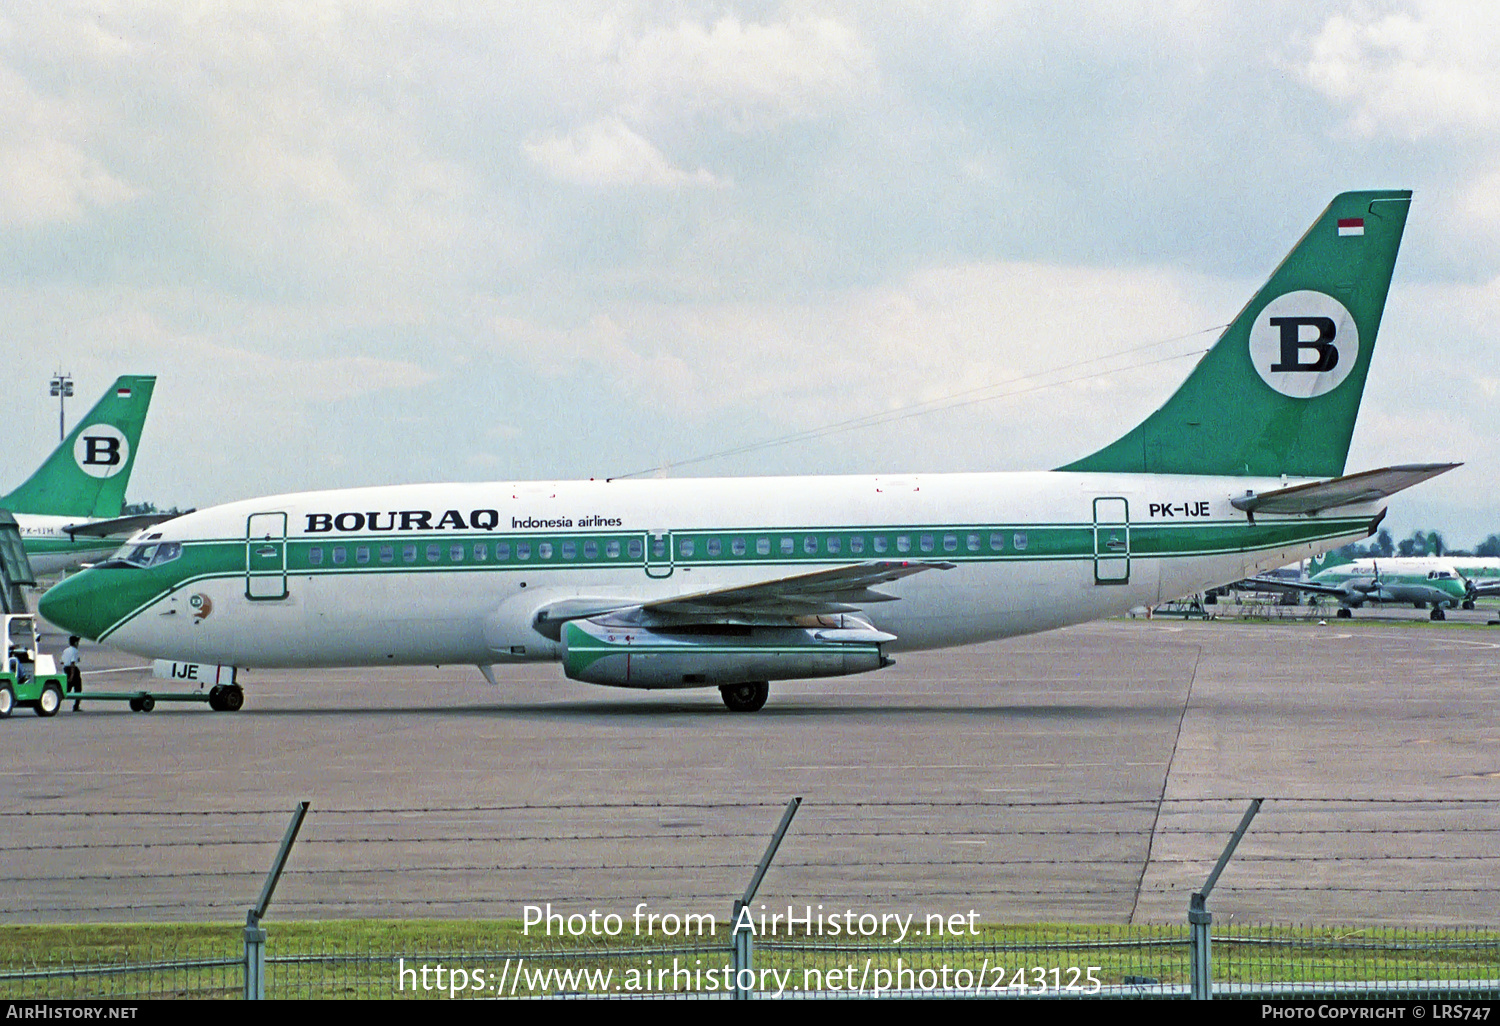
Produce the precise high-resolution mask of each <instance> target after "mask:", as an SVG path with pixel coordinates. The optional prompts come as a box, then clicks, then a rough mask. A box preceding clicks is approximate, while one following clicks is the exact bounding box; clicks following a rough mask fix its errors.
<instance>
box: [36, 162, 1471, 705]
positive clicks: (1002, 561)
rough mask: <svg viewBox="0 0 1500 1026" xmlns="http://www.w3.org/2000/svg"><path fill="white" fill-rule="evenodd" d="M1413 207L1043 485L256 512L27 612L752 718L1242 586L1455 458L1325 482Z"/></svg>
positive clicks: (191, 525) (268, 658)
mask: <svg viewBox="0 0 1500 1026" xmlns="http://www.w3.org/2000/svg"><path fill="white" fill-rule="evenodd" d="M1410 200H1411V194H1410V193H1409V192H1404V191H1401V192H1397V191H1382V192H1352V193H1346V194H1344V195H1341V196H1339V197H1338V198H1336V199H1335V200H1334V201H1333V203H1332V204H1331V205H1330V206H1329V207H1328V209H1327V210H1325V211H1324V212H1323V214H1322V215H1321V216H1320V217H1319V218H1318V219H1317V221H1316V222H1315V223H1314V224H1313V226H1312V228H1311V229H1310V230H1309V231H1308V233H1307V234H1306V235H1305V236H1304V237H1303V238H1302V239H1301V241H1299V242H1298V243H1297V245H1296V246H1295V247H1294V248H1293V250H1292V252H1291V253H1290V254H1289V255H1288V256H1287V258H1286V259H1285V260H1284V261H1283V262H1282V264H1281V266H1280V267H1279V268H1277V270H1276V271H1275V273H1273V274H1272V276H1271V278H1270V280H1269V281H1268V282H1267V283H1266V284H1265V285H1264V286H1263V287H1262V288H1261V289H1260V291H1259V292H1258V293H1257V294H1256V295H1255V296H1254V298H1252V299H1251V300H1250V302H1249V304H1248V305H1247V306H1246V307H1245V308H1244V310H1243V311H1241V313H1240V314H1239V315H1238V316H1237V317H1236V318H1235V319H1234V321H1233V323H1231V324H1230V326H1229V327H1228V328H1227V329H1226V330H1225V332H1224V334H1223V335H1222V336H1221V337H1220V338H1219V340H1218V341H1217V343H1215V345H1214V347H1213V348H1212V349H1211V350H1210V351H1209V352H1208V353H1207V354H1206V355H1205V356H1204V358H1203V359H1202V360H1201V361H1200V362H1199V364H1198V365H1197V367H1195V368H1194V370H1193V371H1192V373H1191V375H1190V376H1189V377H1188V379H1187V381H1186V382H1185V383H1184V384H1183V385H1182V386H1181V388H1179V389H1178V391H1177V392H1176V393H1175V394H1174V395H1173V396H1172V397H1171V398H1170V399H1169V400H1168V401H1167V402H1166V404H1165V405H1163V406H1162V407H1161V408H1160V409H1159V410H1157V411H1156V412H1155V413H1153V414H1152V415H1151V416H1150V417H1149V418H1147V419H1146V420H1145V421H1144V422H1142V423H1141V424H1140V425H1138V426H1137V427H1135V428H1134V429H1132V430H1131V431H1130V432H1129V433H1127V434H1126V435H1124V436H1123V437H1122V438H1120V439H1119V440H1117V441H1115V442H1114V443H1112V444H1110V445H1108V446H1105V447H1104V448H1103V449H1101V450H1099V451H1098V452H1096V453H1094V454H1092V455H1090V456H1086V457H1084V458H1083V459H1080V460H1078V461H1076V462H1074V463H1071V464H1069V465H1067V466H1065V467H1062V468H1060V469H1058V470H1054V471H1050V472H1035V473H969V474H932V475H928V474H902V475H894V476H889V477H887V476H877V477H813V478H761V479H725V480H709V479H705V480H617V481H587V482H571V483H519V484H437V485H407V486H400V487H384V488H364V489H354V490H347V491H322V492H307V493H302V494H295V495H278V496H273V497H270V498H265V499H255V500H251V501H247V502H236V503H232V504H229V505H225V506H219V507H217V508H214V509H208V510H204V511H202V512H198V513H193V514H191V515H187V516H183V517H180V518H178V519H176V520H173V521H170V522H168V523H166V524H163V525H161V526H160V527H158V528H154V529H151V530H149V531H147V532H143V533H141V534H139V535H137V536H136V537H135V538H134V539H132V541H131V543H130V544H129V545H127V546H126V547H125V548H124V549H121V550H120V552H119V553H118V554H117V555H116V556H115V557H114V558H113V559H111V560H109V561H107V562H105V563H102V564H100V565H98V566H96V567H94V568H92V569H90V570H86V571H85V572H83V573H81V574H78V575H76V576H74V577H73V578H71V579H70V580H67V581H64V582H63V583H62V584H60V585H58V586H57V587H55V588H53V589H52V590H51V591H50V592H48V593H47V594H46V596H44V597H43V599H42V602H41V611H42V613H43V614H44V615H45V616H46V617H47V618H48V619H50V620H51V621H52V622H53V623H56V624H58V625H59V626H61V627H64V628H65V629H67V630H69V631H73V632H76V633H78V634H82V635H86V636H87V637H90V638H94V639H97V640H99V641H102V642H107V643H109V644H112V645H116V646H119V647H120V648H123V649H126V650H127V651H130V652H135V653H138V654H140V655H144V656H149V657H155V658H159V659H170V660H183V661H193V662H199V663H214V664H220V665H221V666H230V667H271V666H274V667H320V666H375V665H394V666H400V665H420V664H442V663H468V664H472V665H475V666H477V667H478V668H479V669H480V670H481V672H483V673H484V675H485V676H486V677H487V678H489V679H490V680H491V681H493V679H494V678H493V674H492V668H493V666H494V665H495V664H499V663H511V662H522V661H532V660H553V661H559V662H561V664H562V669H563V672H564V673H565V674H566V675H567V676H569V677H571V678H573V679H575V680H581V681H590V682H593V683H597V684H608V685H615V686H620V687H628V688H691V687H709V686H713V687H718V688H719V689H720V690H721V692H722V694H723V698H724V701H725V703H726V704H727V705H728V707H729V708H730V709H732V710H742V711H753V710H755V709H759V708H760V707H761V706H762V705H763V704H764V703H765V701H766V697H767V694H768V690H769V687H768V682H769V681H772V680H783V679H790V678H804V677H827V676H840V675H844V674H855V673H864V672H866V671H870V670H876V669H879V668H880V667H883V666H886V665H889V664H890V662H891V656H892V654H893V653H897V652H900V651H902V650H911V649H923V648H939V647H943V646H949V645H964V644H969V643H973V642H979V641H986V640H990V639H993V638H1002V637H1007V636H1010V635H1016V634H1023V633H1027V632H1031V631H1041V630H1047V629H1049V628H1053V627H1060V626H1063V625H1065V624H1071V623H1079V622H1081V621H1085V620H1091V619H1095V618H1098V617H1103V616H1110V615H1112V614H1118V613H1122V612H1124V611H1126V610H1128V609H1130V608H1131V607H1133V606H1137V605H1146V604H1154V603H1157V602H1160V601H1162V600H1164V599H1171V598H1175V597H1177V596H1180V595H1184V594H1187V593H1190V592H1194V591H1199V590H1201V589H1204V588H1208V587H1211V586H1214V585H1218V584H1223V583H1225V582H1228V581H1235V580H1239V579H1240V578H1242V577H1245V576H1247V575H1248V574H1251V573H1254V572H1255V571H1256V570H1259V569H1262V568H1269V567H1277V566H1284V565H1286V564H1287V563H1291V562H1294V561H1296V560H1298V559H1300V558H1304V557H1307V556H1311V555H1313V554H1315V553H1319V552H1323V551H1325V550H1327V549H1330V548H1333V547H1335V546H1338V545H1341V544H1344V543H1345V542H1347V541H1349V540H1352V539H1357V538H1363V537H1366V536H1368V535H1369V534H1370V533H1371V532H1372V531H1373V530H1374V529H1375V526H1376V525H1377V524H1378V523H1379V522H1380V519H1381V517H1382V516H1383V515H1384V510H1383V509H1382V506H1381V502H1382V500H1383V499H1384V498H1385V497H1386V496H1388V495H1391V494H1393V493H1395V492H1397V491H1400V490H1401V489H1403V488H1406V487H1409V486H1410V485H1413V484H1416V483H1417V482H1419V481H1422V480H1425V479H1427V478H1429V477H1432V476H1434V475H1436V474H1439V473H1442V472H1443V471H1445V470H1448V469H1450V468H1451V467H1452V466H1454V465H1455V464H1423V465H1419V466H1402V467H1387V468H1384V469H1380V470H1373V471H1367V472H1364V473H1359V474H1353V475H1349V476H1347V477H1346V476H1343V475H1344V462H1345V458H1346V455H1347V453H1348V448H1349V439H1350V436H1351V434H1352V432H1353V430H1354V421H1355V415H1356V414H1357V412H1358V410H1359V403H1360V397H1361V395H1362V393H1363V391H1364V385H1365V377H1366V374H1367V373H1368V371H1369V367H1370V355H1371V352H1372V350H1373V349H1374V345H1375V335H1376V331H1377V329H1378V327H1379V324H1380V318H1381V313H1382V311H1383V309H1384V307H1385V298H1386V292H1387V289H1388V288H1389V285H1390V280H1391V272H1392V269H1393V267H1394V265H1395V261H1396V251H1397V248H1398V246H1399V244H1400V240H1401V234H1402V230H1403V228H1404V226H1405V223H1406V215H1407V208H1408V206H1409V204H1410ZM217 679H220V680H222V679H224V678H223V676H222V673H221V674H220V675H219V676H218V678H217ZM216 691H217V692H218V694H217V695H216V696H214V701H213V702H212V703H211V704H213V705H214V707H215V708H225V709H234V708H238V707H239V705H240V703H241V702H242V700H243V692H242V690H240V688H239V686H238V685H227V686H225V685H220V686H219V687H218V688H216Z"/></svg>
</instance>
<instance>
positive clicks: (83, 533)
mask: <svg viewBox="0 0 1500 1026" xmlns="http://www.w3.org/2000/svg"><path fill="white" fill-rule="evenodd" d="M191 512H193V511H192V510H186V511H185V513H191ZM183 515H185V514H184V513H141V514H138V515H137V516H133V517H115V518H113V519H112V520H93V521H90V522H88V523H85V524H69V525H68V526H67V527H64V528H63V530H64V531H66V532H67V533H68V537H70V538H111V537H125V536H128V535H132V534H135V532H137V531H140V530H144V529H145V528H147V527H155V526H156V525H157V524H161V523H165V522H166V521H168V520H171V519H172V518H173V517H180V516H183Z"/></svg>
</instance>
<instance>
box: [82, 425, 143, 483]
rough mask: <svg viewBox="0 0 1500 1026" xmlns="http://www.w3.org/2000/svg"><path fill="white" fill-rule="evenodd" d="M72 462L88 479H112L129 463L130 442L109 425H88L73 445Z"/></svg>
mask: <svg viewBox="0 0 1500 1026" xmlns="http://www.w3.org/2000/svg"><path fill="white" fill-rule="evenodd" d="M73 462H75V463H77V464H78V469H79V470H81V471H83V472H84V473H85V474H87V475H88V476H89V477H114V476H115V475H116V474H118V473H119V472H120V471H122V470H124V469H125V464H127V463H128V462H130V440H129V439H127V438H126V437H125V432H123V431H121V430H120V429H119V428H117V427H114V426H113V425H110V424H90V425H89V426H88V427H86V428H84V429H83V430H82V431H80V432H79V433H78V438H77V440H76V441H74V443H73Z"/></svg>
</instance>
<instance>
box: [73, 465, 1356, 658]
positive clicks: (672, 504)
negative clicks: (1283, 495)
mask: <svg viewBox="0 0 1500 1026" xmlns="http://www.w3.org/2000/svg"><path fill="white" fill-rule="evenodd" d="M1293 483H1295V482H1293ZM1285 484H1286V482H1285V481H1284V480H1281V479H1265V480H1263V479H1246V478H1233V479H1229V478H1213V477H1194V476H1161V475H1130V474H1077V473H1060V472H1037V473H1006V474H944V475H896V476H883V477H818V478H759V479H757V478H747V479H718V480H713V479H705V480H646V481H633V480H630V481H614V482H605V481H587V482H560V483H519V484H447V485H421V486H398V487H384V488H366V489H354V490H344V491H324V492H309V493H302V494H296V495H284V496H275V497H270V498H266V499H258V500H254V501H248V502H239V503H233V504H230V505H226V506H220V507H216V508H214V509H210V510H204V511H202V512H199V513H193V514H189V515H186V516H182V517H180V518H177V519H175V520H173V521H170V522H168V523H165V524H162V525H160V526H159V527H157V528H153V529H151V530H150V531H148V532H143V533H142V534H141V535H139V536H137V538H136V539H134V540H133V542H132V544H141V543H142V541H143V540H145V539H150V540H152V541H154V542H158V543H163V544H165V543H179V544H181V545H182V554H181V556H179V557H176V558H175V559H174V561H173V562H172V563H168V564H164V565H163V566H162V567H159V568H153V569H150V570H146V571H135V570H131V569H115V570H110V569H106V568H98V569H95V570H92V571H89V572H88V573H89V574H93V575H98V574H105V573H115V574H120V575H131V574H135V573H147V574H153V575H156V577H155V578H153V580H156V579H159V580H160V582H161V584H160V587H159V588H158V589H156V590H155V591H153V592H152V593H151V594H149V595H145V593H144V592H142V597H140V598H139V600H136V599H131V600H129V601H125V602H123V604H121V605H120V606H119V607H118V609H117V610H116V611H111V612H110V614H109V615H108V617H106V618H105V620H107V623H106V622H105V621H104V620H101V623H100V630H99V631H97V632H96V633H98V634H99V635H100V636H101V640H104V641H106V642H108V643H110V644H114V645H117V646H119V647H121V648H124V649H126V650H128V651H131V652H135V653H138V654H140V655H144V656H148V657H155V658H164V659H178V660H193V661H198V662H213V663H223V664H233V665H238V666H245V667H255V666H354V665H383V664H393V665H399V664H408V665H413V664H423V663H434V664H438V663H470V664H477V665H481V666H482V665H487V664H493V663H500V662H507V661H519V660H536V659H556V658H558V655H559V653H558V645H557V643H556V642H554V641H552V640H549V639H548V638H546V637H544V636H542V635H541V634H540V633H538V631H537V630H535V629H534V628H533V619H534V617H535V614H536V612H537V610H538V609H539V608H540V607H542V606H545V605H548V604H549V603H553V602H556V601H559V600H562V599H568V598H588V599H620V600H628V601H631V602H645V601H650V600H653V599H658V598H664V597H668V596H677V595H686V594H693V593H698V592H703V591H707V590H711V589H715V588H723V587H729V586H740V585H751V584H756V583H759V582H764V581H767V580H775V579H779V578H785V577H790V576H795V575H800V574H806V573H812V572H815V571H818V570H825V569H828V568H830V567H836V566H844V565H849V564H855V563H861V562H865V561H869V560H910V561H924V562H949V563H953V564H955V565H954V566H953V567H952V568H951V569H947V570H938V569H934V570H930V571H926V572H922V573H919V574H916V575H914V576H911V577H907V578H904V579H902V580H900V581H897V582H894V583H892V584H889V585H885V586H882V587H881V588H880V589H879V590H880V591H882V592H884V593H885V594H888V595H890V596H893V597H894V598H895V599H896V600H895V601H872V602H870V603H869V604H868V605H866V606H863V607H862V611H863V614H864V615H865V616H867V617H868V618H869V620H870V621H871V622H872V623H873V624H874V625H875V626H876V627H877V628H878V629H880V630H882V631H886V632H889V633H891V634H894V635H896V637H897V640H896V641H895V642H892V643H891V644H890V645H889V646H888V647H889V648H890V649H891V650H894V651H899V650H912V649H927V648H940V647H945V646H951V645H962V644H969V643H973V642H980V641H986V640H990V639H994V638H1001V637H1006V636H1010V635H1017V634H1024V633H1029V632H1034V631H1041V630H1047V629H1050V628H1055V627H1060V626H1063V625H1066V624H1072V623H1078V622H1082V621H1086V620H1091V619H1096V618H1099V617H1103V616H1110V615H1116V614H1119V613H1122V612H1124V611H1126V610H1129V609H1131V608H1133V607H1135V606H1140V605H1150V604H1155V603H1157V602H1160V601H1163V600H1166V599H1171V598H1175V597H1178V596H1181V595H1184V594H1188V593H1192V592H1195V591H1199V590H1202V589H1204V588H1207V587H1210V586H1213V585H1217V584H1223V583H1225V582H1228V581H1232V580H1237V579H1239V578H1241V577H1244V576H1246V575H1249V574H1252V573H1254V572H1257V571H1259V570H1261V569H1265V568H1269V567H1276V566H1283V565H1285V564H1287V563H1289V562H1292V561H1295V560H1298V559H1301V558H1304V557H1307V556H1310V555H1313V554H1315V553H1318V552H1322V551H1325V550H1326V549H1328V548H1331V547H1333V546H1335V545H1337V544H1340V543H1342V542H1343V541H1345V540H1348V539H1351V538H1356V537H1364V536H1366V534H1367V525H1368V522H1369V519H1370V517H1371V516H1372V515H1374V513H1375V512H1376V511H1377V509H1376V507H1374V506H1360V507H1355V508H1352V509H1344V510H1341V511H1339V513H1338V515H1336V516H1335V515H1332V514H1328V515H1320V516H1318V517H1308V516H1297V517H1265V516H1262V517H1259V518H1257V520H1256V522H1255V523H1251V522H1250V519H1249V518H1248V517H1247V516H1246V515H1245V514H1244V513H1242V512H1240V511H1238V510H1236V509H1234V508H1233V507H1232V506H1231V505H1230V502H1229V500H1230V498H1231V496H1237V495H1242V494H1244V492H1245V491H1246V489H1247V488H1250V489H1265V490H1269V489H1274V488H1279V487H1284V486H1285ZM281 514H285V518H284V523H285V540H284V541H283V539H282V537H281V535H280V533H279V527H278V525H279V524H281V523H282V522H283V521H282V519H281V516H280V515H281ZM372 527H373V529H372ZM247 538H248V541H247ZM631 539H637V540H639V544H640V545H641V547H642V548H641V549H640V550H638V554H637V555H634V556H632V554H631V551H632V544H633V543H632V542H631ZM622 540H623V544H622ZM663 543H664V544H663ZM611 544H614V545H615V547H616V548H618V549H619V554H618V555H617V556H614V557H611V556H609V555H608V552H609V549H610V546H611ZM502 545H503V546H504V548H503V551H504V553H505V558H503V559H502V558H501V557H500V552H501V551H502V549H501V548H500V546H502ZM877 545H878V546H879V550H878V551H877V549H876V546H877ZM523 546H524V548H525V551H526V557H525V558H524V559H522V558H521V557H520V552H521V550H522V547H523ZM653 546H655V549H654V551H653ZM314 549H316V550H317V552H316V559H317V560H318V561H317V562H316V563H315V564H314V563H310V562H309V560H311V559H312V558H313V551H314ZM481 550H482V551H483V554H484V558H483V559H478V558H476V553H477V552H479V551H481ZM413 553H415V556H414V557H413ZM587 553H593V555H592V556H588V555H586V554H587ZM257 560H259V561H260V562H259V563H258V564H257V562H256V561H257ZM247 561H248V564H247ZM278 564H284V566H285V572H284V574H281V573H279V572H278V569H277V567H278ZM247 565H248V567H249V569H247ZM173 566H180V567H181V568H182V569H181V572H178V571H175V570H173V569H172V567H173ZM142 579H144V578H142ZM100 580H101V581H102V580H103V578H100ZM119 580H120V581H121V582H126V583H128V582H129V581H131V580H135V579H134V578H130V577H128V576H122V577H120V578H119ZM77 581H78V579H76V578H75V579H74V581H70V582H68V583H69V584H74V583H77ZM101 594H102V593H101ZM205 608H206V610H207V611H206V612H205Z"/></svg>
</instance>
